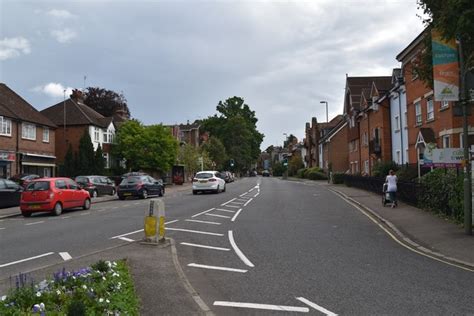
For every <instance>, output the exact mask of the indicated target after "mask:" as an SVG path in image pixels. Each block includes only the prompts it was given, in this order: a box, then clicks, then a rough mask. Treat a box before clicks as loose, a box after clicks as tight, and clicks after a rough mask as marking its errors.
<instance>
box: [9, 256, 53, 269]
mask: <svg viewBox="0 0 474 316" xmlns="http://www.w3.org/2000/svg"><path fill="white" fill-rule="evenodd" d="M52 254H54V252H47V253H43V254H41V255H37V256H34V257H29V258H26V259H21V260H17V261H13V262H9V263H4V264H0V268H4V267H8V266H11V265H14V264H17V263H21V262H25V261H30V260H34V259H38V258H42V257H46V256H50V255H52Z"/></svg>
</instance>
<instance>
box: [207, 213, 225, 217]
mask: <svg viewBox="0 0 474 316" xmlns="http://www.w3.org/2000/svg"><path fill="white" fill-rule="evenodd" d="M206 216H214V217H220V218H230V216H225V215H219V214H211V213H207V214H206Z"/></svg>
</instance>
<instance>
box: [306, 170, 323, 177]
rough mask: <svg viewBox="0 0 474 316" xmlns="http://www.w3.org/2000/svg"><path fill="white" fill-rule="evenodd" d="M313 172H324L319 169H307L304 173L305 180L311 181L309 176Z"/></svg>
mask: <svg viewBox="0 0 474 316" xmlns="http://www.w3.org/2000/svg"><path fill="white" fill-rule="evenodd" d="M311 172H323V170H322V169H321V168H319V167H312V168H307V169H306V171H305V172H304V178H305V179H309V174H310V173H311Z"/></svg>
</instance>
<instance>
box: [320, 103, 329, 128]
mask: <svg viewBox="0 0 474 316" xmlns="http://www.w3.org/2000/svg"><path fill="white" fill-rule="evenodd" d="M319 103H326V123H329V118H328V101H320V102H319Z"/></svg>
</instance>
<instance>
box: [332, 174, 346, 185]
mask: <svg viewBox="0 0 474 316" xmlns="http://www.w3.org/2000/svg"><path fill="white" fill-rule="evenodd" d="M332 183H334V184H342V183H344V173H333V174H332Z"/></svg>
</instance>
